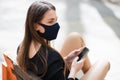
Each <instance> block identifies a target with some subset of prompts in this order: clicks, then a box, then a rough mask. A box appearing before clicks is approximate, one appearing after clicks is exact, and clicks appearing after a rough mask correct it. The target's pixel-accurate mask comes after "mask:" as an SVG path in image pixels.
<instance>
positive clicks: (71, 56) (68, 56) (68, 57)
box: [64, 47, 85, 65]
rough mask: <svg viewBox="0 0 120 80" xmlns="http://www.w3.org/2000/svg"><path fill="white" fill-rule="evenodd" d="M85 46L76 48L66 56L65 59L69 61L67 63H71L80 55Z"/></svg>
mask: <svg viewBox="0 0 120 80" xmlns="http://www.w3.org/2000/svg"><path fill="white" fill-rule="evenodd" d="M84 48H85V47H81V48H80V49H77V50H74V51H72V52H71V53H69V54H68V55H67V56H66V57H64V60H65V62H66V63H67V65H71V63H72V62H73V60H74V59H75V57H76V56H78V55H79V54H80V53H81V51H82V50H83V49H84Z"/></svg>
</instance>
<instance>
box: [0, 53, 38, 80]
mask: <svg viewBox="0 0 120 80" xmlns="http://www.w3.org/2000/svg"><path fill="white" fill-rule="evenodd" d="M3 56H4V59H5V62H6V66H5V65H4V64H2V80H36V79H34V78H33V77H32V76H31V75H29V74H27V73H26V72H25V71H23V70H22V69H21V68H20V67H19V66H18V65H17V64H15V63H14V62H13V61H12V60H11V59H10V58H9V57H8V56H7V55H5V54H3Z"/></svg>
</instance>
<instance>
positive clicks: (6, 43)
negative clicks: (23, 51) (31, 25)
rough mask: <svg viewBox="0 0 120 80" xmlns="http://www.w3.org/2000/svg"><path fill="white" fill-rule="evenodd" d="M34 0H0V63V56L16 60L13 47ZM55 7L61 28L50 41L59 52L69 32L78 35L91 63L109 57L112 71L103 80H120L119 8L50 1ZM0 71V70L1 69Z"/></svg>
mask: <svg viewBox="0 0 120 80" xmlns="http://www.w3.org/2000/svg"><path fill="white" fill-rule="evenodd" d="M33 1H34V0H30V1H25V0H12V1H10V0H6V1H4V0H1V2H0V24H1V26H0V63H1V62H2V61H3V57H2V53H4V52H7V53H8V55H9V56H10V57H11V58H12V59H13V60H15V57H16V47H17V46H18V45H19V43H20V41H21V40H22V38H23V34H24V21H25V17H26V11H27V8H28V6H29V5H30V4H31V3H32V2H33ZM49 1H50V2H52V3H53V4H54V5H55V6H56V8H57V14H58V21H59V23H60V25H61V29H60V32H59V35H58V38H57V39H56V40H55V41H54V42H53V43H54V44H55V45H54V46H55V47H56V49H58V50H59V49H60V46H61V45H62V43H63V40H64V38H65V37H66V36H67V35H68V33H70V32H74V31H77V32H80V33H81V35H82V36H83V38H84V39H85V42H86V46H88V47H89V48H90V52H89V56H90V60H91V62H92V63H94V62H95V61H96V60H98V59H103V58H108V59H109V60H110V62H111V70H110V71H109V73H108V75H107V76H106V80H120V77H119V74H120V70H119V68H120V64H119V63H120V59H119V53H120V31H119V30H120V29H119V28H120V6H119V4H117V5H116V4H111V3H109V2H107V1H100V0H81V1H80V0H49ZM0 72H1V68H0ZM0 78H1V73H0Z"/></svg>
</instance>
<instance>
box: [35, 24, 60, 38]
mask: <svg viewBox="0 0 120 80" xmlns="http://www.w3.org/2000/svg"><path fill="white" fill-rule="evenodd" d="M38 24H39V25H41V26H42V27H44V29H45V32H44V33H41V32H39V31H37V33H38V34H39V36H40V37H43V38H45V39H47V40H54V39H56V37H57V34H58V31H59V28H60V26H59V24H58V23H55V24H53V25H51V26H48V25H45V24H40V23H38Z"/></svg>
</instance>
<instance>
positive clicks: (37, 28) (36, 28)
mask: <svg viewBox="0 0 120 80" xmlns="http://www.w3.org/2000/svg"><path fill="white" fill-rule="evenodd" d="M33 27H34V29H35V30H36V31H38V30H39V26H38V24H36V23H34V25H33Z"/></svg>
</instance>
